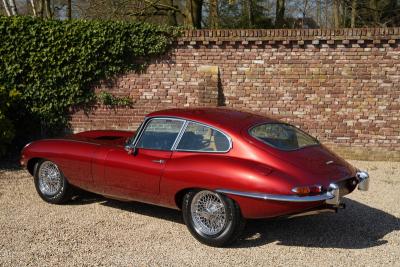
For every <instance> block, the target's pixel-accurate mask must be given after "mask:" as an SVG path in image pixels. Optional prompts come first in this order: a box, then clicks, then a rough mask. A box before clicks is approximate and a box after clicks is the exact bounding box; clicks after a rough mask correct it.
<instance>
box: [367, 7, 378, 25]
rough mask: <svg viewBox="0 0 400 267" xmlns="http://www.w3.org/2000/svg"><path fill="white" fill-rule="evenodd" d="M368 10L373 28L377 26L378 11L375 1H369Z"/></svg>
mask: <svg viewBox="0 0 400 267" xmlns="http://www.w3.org/2000/svg"><path fill="white" fill-rule="evenodd" d="M369 8H370V10H371V13H372V14H371V15H372V21H373V24H374V25H373V26H375V27H376V26H378V25H379V11H378V3H377V0H369Z"/></svg>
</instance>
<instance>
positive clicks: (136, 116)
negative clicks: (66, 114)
mask: <svg viewBox="0 0 400 267" xmlns="http://www.w3.org/2000/svg"><path fill="white" fill-rule="evenodd" d="M399 43H400V28H376V29H340V30H213V31H211V30H195V31H186V32H185V33H184V35H183V36H182V37H180V38H178V39H177V40H176V41H175V42H174V43H173V44H172V46H171V49H170V51H169V52H168V53H167V54H166V55H164V56H162V57H159V58H157V59H155V60H153V61H152V62H151V63H150V64H149V66H148V68H147V69H146V70H145V71H144V72H143V73H141V74H138V73H128V74H126V75H122V76H120V77H117V78H115V79H114V80H110V81H105V82H102V84H101V86H99V87H98V88H96V90H108V91H109V92H111V93H112V94H114V95H119V96H127V95H129V96H130V97H131V98H132V100H133V101H134V104H133V106H132V108H121V109H120V108H117V109H110V108H107V107H102V106H97V107H93V109H92V110H91V111H89V112H87V111H86V112H84V111H82V110H81V111H76V112H75V113H74V114H73V115H72V118H71V128H72V130H73V131H74V132H77V131H83V130H89V129H105V128H107V129H135V128H136V127H137V125H138V124H139V122H140V121H141V120H142V119H143V117H144V115H145V114H147V113H149V112H151V111H154V110H159V109H164V108H170V107H187V106H227V107H233V108H237V109H243V110H248V111H254V112H257V113H262V114H266V115H272V116H275V117H278V118H280V119H282V120H284V121H287V122H290V123H293V124H295V125H298V126H300V127H301V128H302V129H304V130H306V131H308V132H309V133H311V134H312V135H314V136H316V137H318V138H319V139H320V140H321V141H322V142H323V143H325V144H327V145H328V146H330V147H332V148H333V150H335V151H337V152H338V153H339V154H341V155H343V156H345V157H347V158H361V159H381V160H386V159H391V160H400V115H399V114H400V113H399V112H400V85H399V81H400V47H399Z"/></svg>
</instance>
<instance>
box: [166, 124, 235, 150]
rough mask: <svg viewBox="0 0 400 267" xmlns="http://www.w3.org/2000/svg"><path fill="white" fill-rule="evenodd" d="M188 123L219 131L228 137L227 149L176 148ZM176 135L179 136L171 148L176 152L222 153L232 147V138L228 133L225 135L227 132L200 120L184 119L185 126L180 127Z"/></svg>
mask: <svg viewBox="0 0 400 267" xmlns="http://www.w3.org/2000/svg"><path fill="white" fill-rule="evenodd" d="M189 123H194V124H198V125H201V126H203V127H207V128H210V129H212V130H214V131H217V132H219V133H221V134H222V135H223V136H225V138H226V139H228V142H229V147H228V149H227V150H218V151H204V150H191V149H178V148H177V147H178V145H179V142H180V141H181V139H182V136H183V134H184V133H185V131H186V128H187V126H188V125H189ZM178 137H179V139H178V140H176V143H175V144H174V146H173V147H172V150H173V151H177V152H197V153H220V154H223V153H228V152H229V151H230V150H231V149H232V147H233V143H232V138H231V137H230V136H229V135H227V134H226V133H224V132H223V131H221V130H219V129H217V128H215V127H213V126H211V125H208V124H205V123H201V122H198V121H193V120H186V123H185V127H184V128H183V129H182V132H181V133H180V134H179V136H178Z"/></svg>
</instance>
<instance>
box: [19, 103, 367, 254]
mask: <svg viewBox="0 0 400 267" xmlns="http://www.w3.org/2000/svg"><path fill="white" fill-rule="evenodd" d="M21 164H22V165H23V166H25V167H26V168H27V169H28V171H29V173H30V174H32V175H33V176H34V181H35V186H36V190H37V192H38V193H39V195H40V197H41V198H42V199H44V200H45V201H47V202H49V203H57V204H58V203H64V202H65V201H67V200H69V199H70V198H71V196H73V194H74V193H73V192H74V189H76V188H80V189H84V190H87V191H90V192H94V193H97V194H101V195H104V196H106V197H109V198H114V199H119V200H134V201H140V202H146V203H151V204H155V205H160V206H165V207H169V208H174V209H182V212H183V219H184V221H185V223H186V225H187V227H188V229H189V231H190V232H191V233H192V235H193V236H194V237H195V238H197V239H198V240H199V241H200V242H202V243H205V244H208V245H212V246H223V245H226V244H228V243H230V242H232V241H234V240H235V239H236V238H237V237H238V236H239V235H240V232H241V231H242V229H243V227H244V225H245V219H250V218H251V219H253V218H268V217H276V216H281V215H293V214H299V213H303V212H307V211H310V210H313V211H315V210H321V211H322V210H327V209H330V210H332V209H336V210H337V209H338V208H340V207H342V206H343V205H342V204H341V198H342V197H343V196H344V195H346V194H349V193H351V192H352V191H353V190H354V189H355V188H356V187H358V189H360V190H368V184H369V177H368V174H367V173H366V172H363V171H359V170H357V169H356V168H354V167H353V166H351V165H350V164H349V163H347V162H346V161H344V160H343V159H341V158H340V157H338V156H337V155H335V154H333V153H332V152H330V151H329V150H328V149H327V148H326V147H324V146H323V145H321V144H320V143H319V142H318V141H317V140H316V139H315V138H314V137H311V136H310V135H308V134H306V133H305V132H303V131H301V130H299V129H298V128H297V127H295V126H292V125H289V124H287V123H283V122H280V121H278V120H275V119H272V118H269V117H264V116H260V115H255V114H251V113H247V112H241V111H235V110H230V109H220V108H194V109H170V110H164V111H158V112H154V113H151V114H149V115H148V116H147V117H146V118H145V119H144V121H143V123H142V124H141V126H140V127H139V129H138V130H137V131H136V132H127V131H87V132H82V133H78V134H74V135H71V136H67V137H64V138H57V139H46V140H40V141H36V142H32V143H30V144H28V145H27V146H26V147H25V148H24V149H23V151H22V157H21Z"/></svg>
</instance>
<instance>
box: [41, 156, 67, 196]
mask: <svg viewBox="0 0 400 267" xmlns="http://www.w3.org/2000/svg"><path fill="white" fill-rule="evenodd" d="M34 182H35V188H36V191H37V192H38V194H39V196H40V197H41V198H42V199H43V200H44V201H46V202H48V203H51V204H62V203H65V202H67V201H68V200H70V199H71V197H72V195H73V188H72V186H71V185H70V184H69V183H68V181H67V179H66V178H65V176H64V175H63V173H62V172H61V170H60V169H59V168H58V166H57V165H56V164H55V163H54V162H52V161H49V160H41V161H39V162H38V163H36V165H35V168H34Z"/></svg>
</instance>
